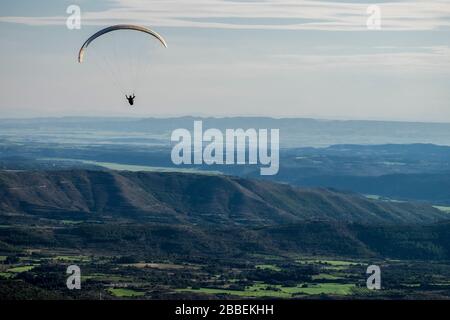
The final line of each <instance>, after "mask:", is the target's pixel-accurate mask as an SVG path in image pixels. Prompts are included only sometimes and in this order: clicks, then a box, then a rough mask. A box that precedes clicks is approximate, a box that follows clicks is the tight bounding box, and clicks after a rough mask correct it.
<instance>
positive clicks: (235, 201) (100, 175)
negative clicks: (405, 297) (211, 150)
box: [0, 170, 448, 226]
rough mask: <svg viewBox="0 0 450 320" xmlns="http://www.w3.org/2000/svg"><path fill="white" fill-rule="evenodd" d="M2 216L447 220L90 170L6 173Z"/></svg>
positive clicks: (264, 189)
mask: <svg viewBox="0 0 450 320" xmlns="http://www.w3.org/2000/svg"><path fill="white" fill-rule="evenodd" d="M0 210H1V212H3V213H10V214H11V213H21V214H30V215H38V216H43V217H47V218H52V217H60V216H62V217H71V218H73V217H76V216H84V217H91V218H93V217H94V218H95V219H133V220H136V219H138V220H142V221H148V222H162V223H201V224H205V223H206V224H208V223H220V224H222V225H223V224H226V225H236V224H239V225H251V226H258V225H261V226H262V225H273V224H285V223H293V222H300V221H305V220H329V221H343V222H357V223H431V222H434V221H438V220H444V219H446V218H447V217H448V215H447V214H445V213H443V212H441V211H439V210H436V209H434V208H433V207H431V206H428V205H421V204H411V203H393V202H383V201H376V200H369V199H366V198H364V197H361V196H359V195H355V194H349V193H341V192H337V191H334V190H328V189H300V188H296V187H292V186H289V185H284V184H277V183H272V182H265V181H257V180H246V179H242V178H236V177H227V176H219V175H200V174H182V173H148V172H146V173H144V172H112V171H111V172H105V171H85V170H72V171H52V172H6V171H4V172H1V173H0Z"/></svg>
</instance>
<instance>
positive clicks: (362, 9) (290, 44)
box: [0, 0, 450, 122]
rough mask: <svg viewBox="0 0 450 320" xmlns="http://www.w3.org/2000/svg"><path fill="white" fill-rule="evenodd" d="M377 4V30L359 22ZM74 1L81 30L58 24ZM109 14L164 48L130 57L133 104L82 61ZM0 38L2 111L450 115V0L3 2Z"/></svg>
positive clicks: (54, 113) (32, 113)
mask: <svg viewBox="0 0 450 320" xmlns="http://www.w3.org/2000/svg"><path fill="white" fill-rule="evenodd" d="M374 3H377V4H378V6H379V8H380V10H381V30H368V28H367V25H366V22H367V19H368V18H369V14H368V13H367V8H368V7H369V5H370V4H374ZM71 4H77V5H79V6H80V8H81V10H82V15H81V18H82V21H81V22H82V27H81V29H80V30H69V29H68V28H67V27H66V19H67V17H68V14H67V13H66V8H67V7H68V6H69V5H71ZM117 23H135V24H142V25H145V26H148V27H150V28H152V29H154V30H156V31H157V32H159V33H160V34H161V35H163V37H164V38H165V39H166V41H167V43H168V48H167V49H164V48H157V47H155V48H154V51H152V55H151V59H149V60H148V61H149V63H146V64H145V68H144V66H143V65H142V66H137V69H138V70H140V72H141V74H140V75H141V76H142V81H141V85H140V86H139V88H138V89H137V94H136V95H137V105H136V106H135V107H134V108H132V109H131V108H130V107H129V106H128V104H127V102H126V100H125V98H124V97H123V93H122V92H121V91H120V88H118V86H117V83H116V82H117V81H116V80H117V79H116V80H113V79H112V78H113V75H114V74H109V73H107V72H102V71H101V70H100V69H98V68H97V67H96V68H93V67H92V63H91V64H89V62H92V60H89V59H88V57H90V56H91V51H92V52H94V51H96V50H97V49H98V50H99V51H100V44H99V46H98V47H96V46H94V44H93V45H92V47H90V50H91V51H89V52H88V53H87V57H86V61H85V64H83V65H79V64H78V63H77V60H76V58H77V53H78V49H79V47H80V46H81V44H82V43H83V42H84V40H85V39H86V38H87V37H88V36H89V35H91V34H92V33H94V32H96V31H97V30H99V29H100V28H102V27H105V26H108V25H111V24H117ZM0 37H1V39H2V42H1V48H2V50H1V53H0V55H1V59H0V85H1V88H2V89H1V93H2V94H1V96H2V99H1V102H0V117H34V116H63V115H75V116H80V115H99V116H115V115H118V116H175V115H213V116H233V115H261V116H275V117H285V116H298V117H320V118H338V119H392V120H416V121H445V122H450V0H403V1H400V0H397V1H389V0H384V1H368V0H366V1H362V0H339V1H338V0H335V1H320V0H177V1H174V0H102V1H98V0H95V1H93V0H91V1H87V0H85V1H76V0H71V1H66V0H40V1H36V0H15V1H7V0H0ZM134 39H135V38H134V37H132V36H130V40H129V42H133V41H134ZM105 42H106V43H107V41H105ZM105 48H107V45H106V47H105ZM111 48H112V47H111ZM112 60H113V59H112ZM119 72H120V70H119ZM118 76H120V75H118ZM119 82H120V81H119ZM119 84H120V83H119Z"/></svg>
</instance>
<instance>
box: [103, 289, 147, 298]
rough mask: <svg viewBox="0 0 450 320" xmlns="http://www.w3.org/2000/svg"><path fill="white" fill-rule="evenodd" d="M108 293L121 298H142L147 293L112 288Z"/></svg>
mask: <svg viewBox="0 0 450 320" xmlns="http://www.w3.org/2000/svg"><path fill="white" fill-rule="evenodd" d="M108 292H109V293H111V294H112V295H113V296H115V297H119V298H132V297H142V296H144V295H145V292H141V291H136V290H132V289H124V288H111V289H108Z"/></svg>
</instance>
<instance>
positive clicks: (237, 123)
mask: <svg viewBox="0 0 450 320" xmlns="http://www.w3.org/2000/svg"><path fill="white" fill-rule="evenodd" d="M194 120H202V121H203V125H204V128H205V129H207V128H217V129H220V130H223V129H226V128H229V129H236V128H243V129H248V128H256V129H258V128H274V129H276V128H279V129H280V143H281V147H282V148H297V147H308V146H313V147H325V146H330V145H334V144H387V143H395V144H410V143H433V144H438V145H448V146H450V123H421V122H399V121H369V120H347V121H344V120H319V119H308V118H280V119H277V118H269V117H227V118H214V117H174V118H118V117H117V118H116V117H110V118H107V117H104V118H101V117H62V118H35V119H0V135H1V133H2V132H3V133H8V138H9V137H10V136H11V134H13V133H14V134H18V135H22V136H27V133H28V132H30V133H32V135H30V136H29V139H32V140H38V141H43V142H45V141H49V139H50V141H52V139H53V138H56V137H58V135H61V136H59V138H61V137H65V138H68V137H67V136H66V135H65V134H67V132H70V133H71V134H70V140H71V141H80V142H83V141H84V142H86V141H91V142H100V141H101V142H104V141H105V139H106V140H110V139H112V141H111V142H114V143H117V142H118V141H117V140H115V139H116V138H120V139H121V140H119V142H120V141H122V142H123V141H124V140H123V139H124V138H125V139H128V140H127V141H128V142H131V141H134V142H135V143H143V142H145V141H143V140H142V138H143V137H144V138H146V139H149V138H151V139H154V138H156V139H159V142H160V143H165V144H169V143H170V140H169V137H170V133H171V132H172V131H173V130H174V129H178V128H186V129H191V130H192V127H193V122H194ZM85 132H95V133H96V136H92V135H91V136H86V135H83V138H84V140H83V139H81V137H80V136H77V134H78V133H85ZM105 133H106V135H104V134H105ZM112 133H115V134H113V135H111V134H112ZM40 135H42V136H40ZM101 135H103V136H102V140H97V139H98V138H99V136H101ZM0 138H1V137H0ZM78 139H80V140H78ZM91 139H92V140H91ZM147 142H148V141H147ZM150 142H155V141H154V140H151V141H150Z"/></svg>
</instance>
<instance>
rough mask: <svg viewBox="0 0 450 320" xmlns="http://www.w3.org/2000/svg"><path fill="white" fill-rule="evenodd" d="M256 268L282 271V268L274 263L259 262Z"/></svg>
mask: <svg viewBox="0 0 450 320" xmlns="http://www.w3.org/2000/svg"><path fill="white" fill-rule="evenodd" d="M256 268H257V269H263V270H272V271H281V268H280V267H278V266H276V265H274V264H257V265H256Z"/></svg>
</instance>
